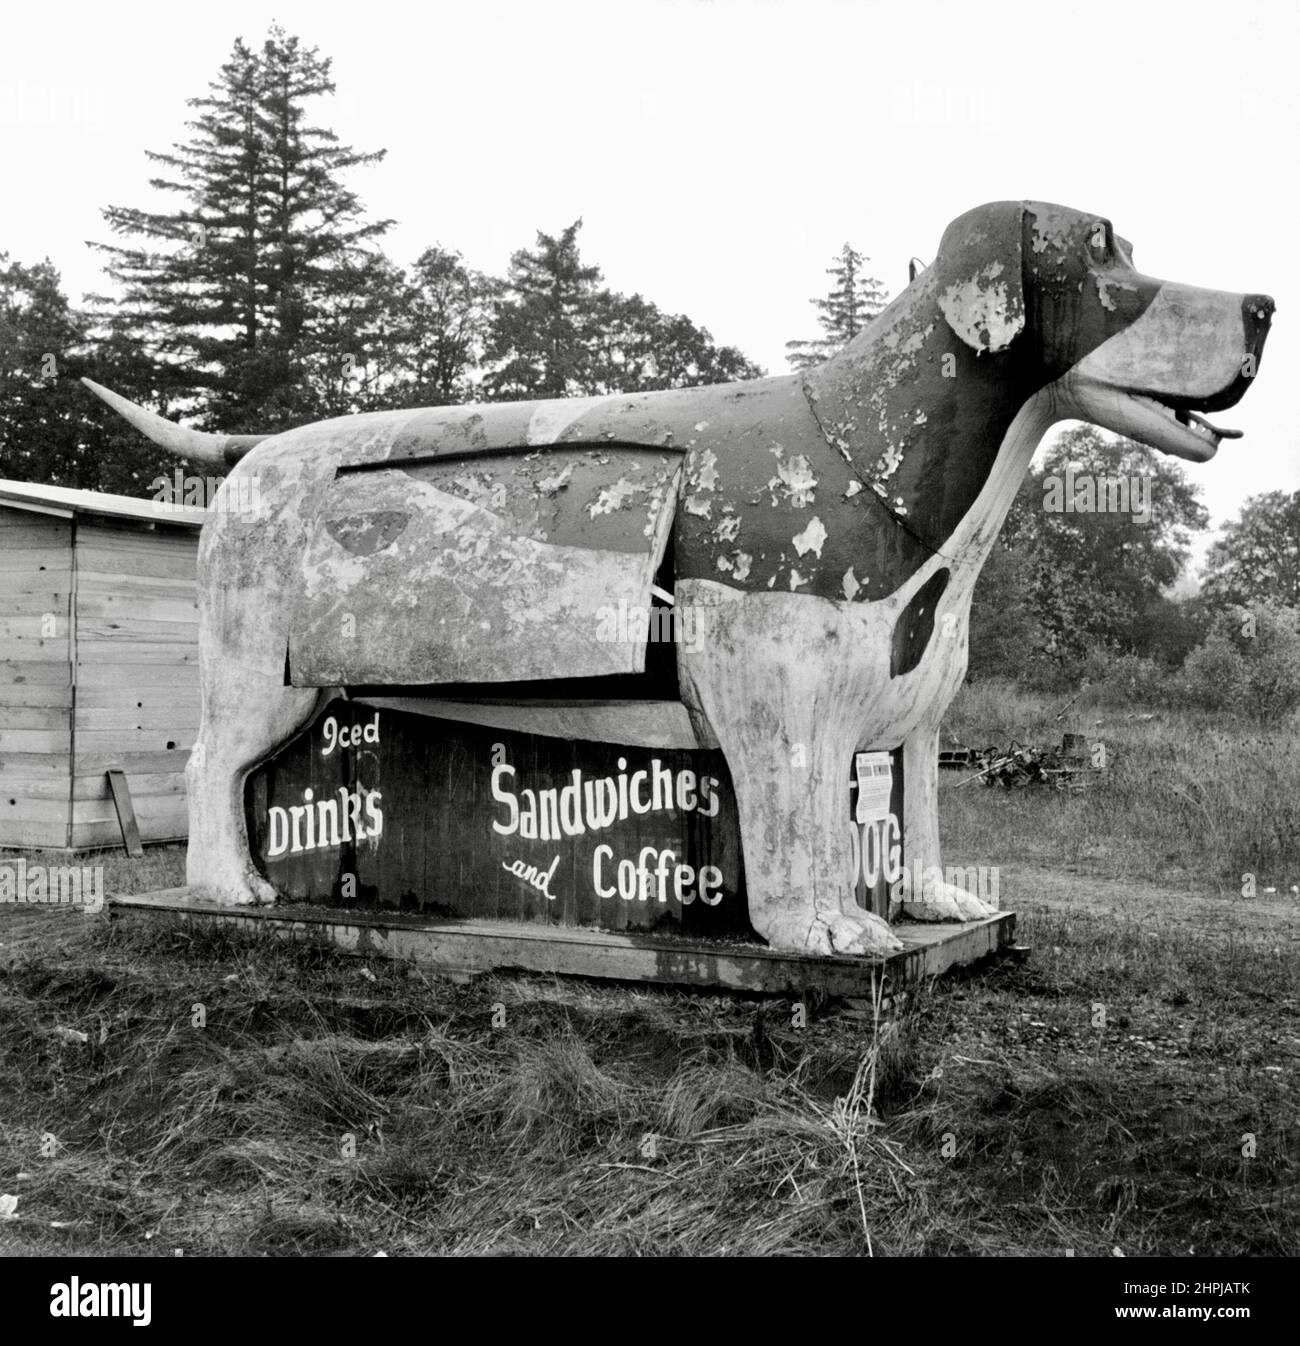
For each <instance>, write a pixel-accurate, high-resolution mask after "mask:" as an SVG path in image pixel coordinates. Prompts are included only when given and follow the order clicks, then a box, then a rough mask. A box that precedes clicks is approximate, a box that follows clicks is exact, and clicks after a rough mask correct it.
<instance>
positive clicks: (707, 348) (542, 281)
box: [483, 220, 762, 401]
mask: <svg viewBox="0 0 1300 1346" xmlns="http://www.w3.org/2000/svg"><path fill="white" fill-rule="evenodd" d="M581 227H582V221H581V220H576V221H574V223H573V224H571V225H570V226H569V227H568V228H567V229H565V230H564V231H563V233H561V234H560V235H558V236H553V235H550V234H545V233H541V232H539V233H538V235H537V247H536V249H535V251H532V252H529V251H527V250H521V251H519V252H516V253H515V254H514V255H513V256H512V257H511V259H510V275H509V277H508V278H507V280H506V281H505V283H504V285H503V286H502V287H501V291H500V293H499V295H498V298H497V303H496V305H495V309H494V313H493V317H492V321H491V324H490V330H489V333H488V339H487V343H486V352H485V361H486V363H487V364H489V365H490V366H493V367H492V368H491V370H490V372H489V373H488V374H487V376H486V377H485V378H484V380H483V386H484V391H485V392H486V394H487V395H488V396H489V397H492V398H496V399H498V400H505V401H510V400H517V399H520V398H532V397H539V398H545V397H571V396H588V397H592V396H598V395H600V394H603V393H615V392H641V391H654V390H657V389H663V388H689V387H696V386H698V385H700V384H706V383H722V382H728V381H731V380H735V379H745V378H755V377H757V376H759V375H760V374H761V373H762V370H761V369H760V368H759V367H758V366H757V365H755V364H752V363H751V362H750V361H749V360H747V359H746V358H745V356H744V355H742V354H741V352H740V351H739V350H737V349H736V348H735V347H734V346H717V345H715V344H714V341H713V338H712V337H711V336H710V335H709V333H708V332H707V331H706V330H705V329H704V328H702V327H697V326H696V325H695V324H694V323H693V322H692V321H691V320H690V319H689V318H687V317H685V316H683V315H681V314H676V315H670V314H666V313H664V312H662V311H661V310H660V309H659V308H658V307H656V306H655V305H654V304H652V303H650V302H649V301H647V300H645V299H643V298H642V297H641V296H640V295H637V294H634V295H630V296H629V295H623V294H618V293H616V292H614V291H611V290H609V289H606V288H603V287H601V285H600V281H601V279H602V276H601V271H600V268H599V267H598V266H587V265H585V264H584V263H583V261H582V258H581V256H580V254H579V251H578V242H577V236H578V230H579V229H581Z"/></svg>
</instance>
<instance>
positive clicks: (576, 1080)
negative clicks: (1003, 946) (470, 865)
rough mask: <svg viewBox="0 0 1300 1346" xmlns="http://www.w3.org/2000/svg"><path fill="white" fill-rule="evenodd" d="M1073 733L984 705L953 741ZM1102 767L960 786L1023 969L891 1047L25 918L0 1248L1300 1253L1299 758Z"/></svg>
mask: <svg viewBox="0 0 1300 1346" xmlns="http://www.w3.org/2000/svg"><path fill="white" fill-rule="evenodd" d="M1053 710H1054V707H1053V706H1052V705H1051V704H1050V703H1048V702H1045V701H1043V700H1041V699H1035V698H1024V697H1018V696H1016V695H1015V694H1012V693H1007V692H1005V690H1004V692H1003V693H1002V694H1000V695H995V694H993V693H991V692H990V691H989V690H988V689H987V688H977V689H972V690H971V691H970V692H969V693H968V694H967V695H966V696H965V698H964V699H963V701H961V702H959V703H958V705H957V707H956V718H955V719H954V720H953V722H952V727H953V729H954V730H955V731H956V732H957V733H958V734H959V736H962V737H964V738H965V739H966V741H970V742H981V741H983V740H984V739H985V738H989V739H993V738H1003V739H1005V738H1008V737H1022V736H1035V734H1036V733H1037V732H1038V731H1043V732H1044V733H1045V735H1046V737H1048V738H1051V737H1053V736H1054V735H1055V734H1057V733H1059V732H1060V730H1061V728H1062V727H1063V726H1062V725H1060V724H1058V723H1056V722H1055V721H1054V719H1053V718H1052V714H1053ZM1090 718H1091V719H1092V720H1097V719H1101V720H1103V721H1106V719H1107V712H1106V711H1105V710H1104V708H1103V709H1098V710H1097V711H1096V713H1093V714H1091V715H1090ZM1069 727H1074V726H1069ZM1101 727H1102V726H1098V728H1101ZM1106 738H1107V742H1108V744H1110V745H1111V746H1112V747H1113V749H1114V752H1113V760H1114V762H1115V767H1114V774H1113V779H1112V781H1111V784H1110V785H1109V786H1108V787H1107V788H1106V789H1105V790H1101V791H1096V792H1093V793H1090V794H1088V795H1085V796H1083V797H1081V798H1074V797H1069V796H1066V795H1059V794H1055V793H1050V792H1025V793H1020V794H1016V795H1009V794H1004V793H1001V792H997V791H992V790H983V789H980V788H979V787H969V788H968V789H966V790H960V791H954V790H953V789H952V788H951V785H949V786H948V787H946V788H945V790H944V795H943V806H942V810H941V816H942V819H943V822H944V828H945V839H946V842H947V844H948V846H949V848H950V851H951V852H952V853H951V854H950V855H949V856H948V858H949V859H950V860H952V861H954V862H958V861H960V862H962V863H978V864H985V863H989V864H998V865H999V866H1000V867H1002V868H1003V871H1004V881H1003V900H1004V904H1006V905H1011V906H1014V907H1015V909H1016V910H1018V911H1019V912H1020V913H1021V917H1020V925H1019V935H1020V938H1021V939H1022V940H1023V941H1024V942H1026V943H1028V944H1030V945H1032V946H1033V955H1032V957H1031V959H1030V960H1029V961H1028V962H1027V963H1025V964H1023V965H1019V964H1014V963H1005V962H1004V963H1002V964H999V965H997V966H994V967H986V968H982V969H977V970H974V971H971V972H967V973H964V974H959V975H951V976H948V977H945V978H944V979H943V980H942V981H941V982H939V983H938V984H936V985H934V986H932V987H930V988H926V989H925V990H924V991H923V992H922V993H921V994H919V995H918V996H916V997H915V998H914V999H913V1001H912V1002H911V1003H910V1004H909V1005H908V1006H907V1007H906V1008H905V1010H904V1011H903V1012H902V1013H901V1014H900V1015H899V1016H898V1017H896V1018H894V1019H892V1020H889V1021H883V1022H882V1021H880V1020H879V1018H878V1017H876V1016H873V1015H872V1014H871V1012H870V1011H861V1010H850V1009H847V1008H846V1007H843V1006H835V1005H828V1006H821V1007H819V1008H818V1009H817V1010H816V1012H810V1015H809V1018H808V1020H807V1023H806V1026H796V1024H797V1023H798V1022H799V1020H800V1016H798V1015H796V1014H795V1010H796V1008H802V1007H796V1006H795V1005H793V1004H792V1003H790V1002H788V1001H771V1000H769V1001H757V1000H753V999H747V998H743V997H731V996H707V995H685V994H678V993H674V992H671V991H666V990H659V989H637V988H626V987H618V986H607V985H594V984H589V983H583V982H579V981H568V982H563V983H562V982H559V981H557V980H553V979H546V978H542V977H526V976H499V977H493V978H485V979H482V980H480V981H478V982H476V983H474V984H471V985H469V986H459V985H455V984H453V983H451V982H448V981H444V980H441V979H438V978H436V977H430V976H427V975H424V974H421V973H419V972H418V971H415V970H413V969H409V968H406V967H403V966H399V965H395V964H385V963H381V962H374V963H371V964H368V965H365V964H360V963H358V962H357V961H356V960H349V959H346V958H343V957H341V956H335V955H330V954H325V953H321V952H315V951H311V950H306V949H300V948H293V947H286V946H282V945H280V944H277V943H274V942H259V941H257V940H255V939H254V938H253V937H251V936H238V937H237V936H234V935H232V934H230V933H226V932H211V931H208V932H193V933H187V932H180V931H178V930H177V929H175V928H173V927H171V926H169V925H168V924H167V923H166V922H165V921H162V920H159V919H149V918H142V917H133V918H131V919H129V920H114V919H110V918H109V917H108V916H97V917H87V916H83V915H81V914H80V913H77V912H71V911H68V910H63V911H59V910H52V911H51V910H30V911H23V910H20V909H18V908H15V907H12V906H9V907H0V1193H12V1194H16V1195H17V1196H18V1198H19V1204H18V1209H17V1218H16V1219H13V1220H8V1221H5V1222H4V1223H3V1224H0V1250H3V1251H7V1252H70V1251H76V1252H82V1253H91V1252H101V1253H132V1254H150V1253H161V1254H165V1255H170V1254H171V1252H172V1251H173V1249H176V1248H182V1249H184V1250H185V1252H186V1253H188V1254H195V1253H199V1254H203V1253H206V1254H240V1253H267V1254H272V1255H281V1254H314V1255H328V1254H362V1253H373V1252H375V1251H378V1250H383V1251H385V1252H387V1253H389V1254H393V1255H396V1254H419V1253H453V1254H472V1253H549V1254H588V1253H590V1254H605V1255H610V1254H629V1253H660V1254H663V1253H672V1254H686V1255H697V1256H698V1255H710V1254H723V1253H751V1254H769V1253H786V1254H799V1253H804V1254H808V1253H849V1254H865V1253H869V1252H870V1253H884V1254H1001V1253H1016V1254H1048V1255H1054V1254H1059V1253H1061V1252H1063V1251H1065V1250H1066V1249H1071V1248H1072V1249H1074V1250H1075V1252H1076V1253H1077V1254H1078V1255H1080V1256H1084V1255H1088V1254H1098V1253H1101V1254H1109V1253H1110V1252H1111V1250H1112V1249H1114V1248H1119V1249H1121V1250H1122V1251H1123V1252H1124V1253H1125V1254H1127V1255H1133V1254H1140V1253H1165V1254H1176V1255H1185V1254H1188V1253H1194V1254H1198V1255H1199V1254H1224V1255H1238V1254H1243V1253H1245V1254H1256V1255H1295V1254H1296V1253H1298V1252H1300V1226H1298V1220H1297V1210H1298V1209H1300V1202H1298V1201H1297V1197H1298V1196H1300V1192H1298V1190H1297V1158H1298V1157H1300V1125H1298V1123H1297V1116H1298V1115H1300V1109H1298V1108H1297V1097H1296V1088H1297V1086H1296V1077H1297V1072H1296V1066H1297V1064H1298V1063H1300V980H1298V974H1297V958H1296V954H1297V952H1300V908H1298V907H1297V904H1296V903H1295V902H1294V901H1293V900H1292V899H1291V898H1290V897H1289V895H1288V894H1287V892H1286V886H1284V885H1289V882H1290V881H1291V878H1292V874H1293V873H1295V874H1296V875H1297V876H1300V869H1296V870H1294V871H1293V870H1292V869H1291V866H1292V865H1293V863H1294V857H1295V848H1296V845H1297V838H1296V835H1295V824H1294V821H1293V820H1294V812H1291V813H1288V812H1287V810H1294V806H1295V801H1296V800H1297V799H1300V789H1297V786H1300V780H1297V779H1296V778H1295V777H1296V771H1297V769H1296V768H1295V767H1294V766H1293V765H1292V764H1291V761H1292V758H1293V757H1294V753H1293V752H1291V748H1293V747H1294V744H1293V740H1292V739H1291V738H1290V737H1288V735H1286V734H1279V735H1277V736H1275V738H1274V740H1272V741H1268V740H1260V739H1255V740H1251V739H1249V738H1248V737H1243V736H1237V737H1233V731H1232V728H1231V726H1229V725H1225V724H1223V723H1221V722H1210V721H1205V722H1201V721H1196V722H1195V723H1193V722H1192V721H1191V720H1185V721H1178V722H1175V721H1173V720H1159V719H1157V720H1127V719H1121V720H1118V721H1116V723H1115V724H1114V725H1113V726H1111V727H1107V732H1106ZM1288 745H1289V746H1288ZM1179 801H1181V802H1179ZM1180 809H1181V810H1182V811H1181V812H1180V811H1179V810H1180ZM1288 818H1289V819H1292V821H1290V822H1288V821H1287V820H1288ZM1252 857H1253V861H1252V863H1247V860H1248V859H1250V858H1252ZM103 862H104V863H105V865H106V867H107V870H108V872H107V875H106V886H107V887H109V888H110V889H117V890H119V891H120V890H124V889H127V888H133V889H144V888H156V887H166V886H171V885H174V884H176V883H179V882H180V881H181V860H180V854H179V852H178V851H176V850H170V851H154V852H150V853H149V855H148V856H147V857H146V859H145V861H144V862H141V863H137V864H131V863H130V862H127V861H125V860H123V859H122V858H121V857H118V856H106V857H104V860H103ZM1246 870H1254V871H1255V872H1257V873H1258V874H1259V875H1260V887H1261V889H1262V888H1263V886H1264V885H1265V884H1266V883H1267V882H1268V881H1269V880H1270V879H1271V880H1272V881H1273V882H1274V883H1276V884H1277V885H1278V886H1279V888H1280V892H1279V893H1278V894H1277V895H1275V896H1273V897H1269V898H1264V897H1263V896H1261V897H1260V898H1258V899H1257V900H1255V901H1253V902H1246V901H1242V900H1241V899H1240V898H1239V897H1237V896H1235V893H1236V886H1235V885H1234V884H1232V883H1230V882H1229V880H1230V879H1231V877H1232V875H1233V873H1234V871H1235V872H1236V873H1240V872H1243V871H1246ZM1104 875H1110V876H1112V879H1113V880H1122V881H1110V880H1107V879H1106V878H1104V877H1098V876H1104ZM1171 876H1172V877H1171ZM1149 878H1156V879H1159V880H1162V881H1163V885H1164V886H1161V887H1152V886H1147V885H1145V884H1144V883H1143V882H1141V880H1143V879H1149ZM1220 891H1222V892H1224V893H1226V894H1228V896H1226V897H1221V896H1219V895H1218V893H1219V892H1220ZM197 1007H201V1008H202V1016H201V1017H202V1020H203V1026H202V1027H198V1026H196V1022H197V1019H198V1017H199V1016H198V1011H197ZM502 1011H504V1023H503V1024H501V1023H499V1020H500V1017H501V1013H502ZM69 1029H71V1030H74V1032H73V1033H68V1032H67V1031H66V1030H69ZM77 1034H85V1041H84V1042H81V1041H79V1040H78V1038H77Z"/></svg>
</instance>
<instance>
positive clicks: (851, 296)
mask: <svg viewBox="0 0 1300 1346" xmlns="http://www.w3.org/2000/svg"><path fill="white" fill-rule="evenodd" d="M869 260H870V259H869V258H867V257H864V256H863V255H862V254H861V253H860V252H858V251H856V250H855V249H854V248H853V247H852V245H850V244H848V243H845V245H844V246H843V247H842V248H841V249H840V253H839V256H838V257H837V258H836V259H835V263H834V265H832V266H828V267H827V268H826V274H827V275H828V276H830V277H831V279H832V281H833V282H834V283H833V284H832V285H831V288H830V290H829V292H828V293H827V294H826V295H825V296H824V297H822V298H820V299H813V300H811V301H810V302H811V303H812V305H813V307H814V308H816V309H817V322H818V324H819V325H820V327H821V329H822V333H823V335H822V336H820V337H814V338H813V339H812V340H807V341H787V342H786V343H785V348H786V350H787V351H789V352H790V353H789V354H788V355H787V356H786V357H785V358H786V359H787V360H788V361H789V362H790V363H791V364H792V365H793V366H794V367H795V368H796V369H810V368H812V366H813V365H819V364H821V363H822V361H823V360H829V359H830V357H831V356H832V355H835V354H837V353H838V352H839V351H842V350H843V349H844V347H845V346H847V345H848V344H849V342H850V341H852V340H853V338H854V337H855V336H857V334H858V333H859V332H860V331H862V329H863V328H864V327H866V325H867V324H868V323H869V322H870V321H871V320H872V319H873V318H874V317H876V315H877V314H879V313H882V312H884V309H885V305H886V304H887V303H888V302H889V294H888V292H887V291H886V290H885V287H884V286H883V285H882V284H881V282H880V281H879V280H877V279H876V277H875V276H869V275H867V273H866V270H865V268H866V264H867V262H868V261H869Z"/></svg>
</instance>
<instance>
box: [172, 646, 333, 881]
mask: <svg viewBox="0 0 1300 1346" xmlns="http://www.w3.org/2000/svg"><path fill="white" fill-rule="evenodd" d="M202 687H203V715H202V718H201V720H200V723H199V737H198V741H197V743H195V745H194V751H193V752H192V753H191V754H190V760H189V763H188V764H187V766H186V768H185V781H186V787H187V789H188V790H189V814H190V838H189V849H188V851H187V852H186V857H185V881H186V884H187V885H188V886H189V887H190V888H191V889H192V890H193V892H194V894H195V896H198V897H203V898H206V899H208V900H209V901H216V902H220V903H222V904H229V905H253V904H258V903H270V902H274V901H275V898H276V892H275V889H274V888H273V887H272V886H271V885H270V884H269V883H268V882H267V881H266V879H264V878H263V877H262V876H261V875H260V874H259V873H258V872H257V870H256V869H255V868H254V867H253V863H252V860H251V857H250V850H249V841H248V829H247V825H246V823H245V820H244V779H245V777H246V776H247V774H248V771H249V769H250V768H252V767H254V766H256V765H257V763H258V762H259V761H261V760H262V759H263V758H264V757H266V756H267V754H268V753H270V752H271V751H272V750H273V749H274V748H276V747H278V746H279V745H280V744H281V743H283V742H284V740H285V739H287V738H288V737H289V736H290V735H291V734H293V733H294V732H295V731H296V730H297V729H299V728H301V726H302V725H303V724H305V723H306V721H307V720H308V718H309V717H310V716H311V713H312V711H313V710H314V708H315V706H316V704H317V698H318V696H319V695H320V694H319V692H318V691H317V690H316V689H315V688H299V687H285V686H283V685H281V684H279V683H277V682H276V680H274V679H271V678H268V677H266V676H265V675H264V674H259V673H258V672H256V671H255V670H249V669H247V668H244V669H240V668H238V667H232V666H230V665H229V664H226V663H223V662H222V661H221V660H220V659H218V658H214V659H209V660H206V661H205V665H204V667H203V669H202Z"/></svg>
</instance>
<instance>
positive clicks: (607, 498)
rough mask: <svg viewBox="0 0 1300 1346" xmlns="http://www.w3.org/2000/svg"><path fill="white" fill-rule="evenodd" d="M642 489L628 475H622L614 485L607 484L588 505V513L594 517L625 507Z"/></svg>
mask: <svg viewBox="0 0 1300 1346" xmlns="http://www.w3.org/2000/svg"><path fill="white" fill-rule="evenodd" d="M633 466H635V464H633ZM641 489H643V488H642V487H640V486H637V485H635V484H634V483H632V482H630V481H628V479H627V478H626V477H620V478H619V479H618V480H617V481H616V482H615V483H614V484H613V486H607V487H606V488H605V489H604V490H603V491H601V493H600V495H599V497H598V498H597V499H596V501H595V502H594V503H593V504H591V505H588V506H587V510H588V513H589V514H590V515H591V517H592V518H593V519H594V518H595V517H596V516H597V515H598V514H612V513H613V512H614V511H615V510H616V509H624V508H626V507H627V505H628V503H629V501H631V499H632V497H633V496H635V495H636V493H637V492H638V491H639V490H641Z"/></svg>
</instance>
